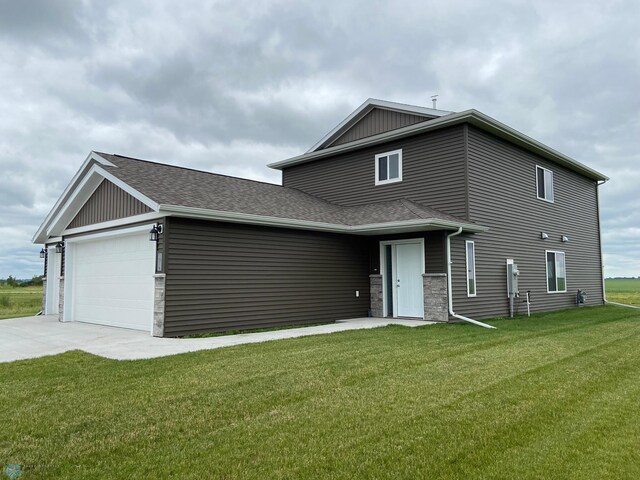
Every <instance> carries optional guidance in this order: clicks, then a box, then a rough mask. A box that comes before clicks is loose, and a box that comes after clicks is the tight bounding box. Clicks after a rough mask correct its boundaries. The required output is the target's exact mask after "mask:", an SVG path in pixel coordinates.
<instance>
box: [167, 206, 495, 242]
mask: <svg viewBox="0 0 640 480" xmlns="http://www.w3.org/2000/svg"><path fill="white" fill-rule="evenodd" d="M158 212H159V213H160V214H173V215H180V216H184V217H192V218H202V219H206V220H218V221H222V222H234V223H248V224H251V225H265V226H271V227H285V228H299V229H304V230H317V231H328V232H335V233H351V234H359V235H374V234H379V233H385V232H386V231H394V230H398V231H402V229H406V230H407V231H414V230H416V229H425V228H431V229H434V230H436V229H452V228H461V229H464V230H465V231H467V232H473V233H481V232H486V231H487V230H488V228H487V227H483V226H481V225H475V224H466V223H459V222H453V221H450V220H440V219H433V218H432V219H423V218H420V219H414V220H399V221H395V222H387V223H370V224H364V225H346V224H338V223H327V222H318V221H311V220H299V219H293V218H284V217H272V216H267V215H255V214H249V213H239V212H229V211H224V210H211V209H208V208H198V207H185V206H181V205H166V204H162V205H159V210H158Z"/></svg>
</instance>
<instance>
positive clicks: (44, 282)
mask: <svg viewBox="0 0 640 480" xmlns="http://www.w3.org/2000/svg"><path fill="white" fill-rule="evenodd" d="M45 308H47V279H46V278H44V279H43V280H42V314H43V315H44V314H45Z"/></svg>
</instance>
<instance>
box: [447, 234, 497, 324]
mask: <svg viewBox="0 0 640 480" xmlns="http://www.w3.org/2000/svg"><path fill="white" fill-rule="evenodd" d="M461 233H462V227H459V228H458V230H457V231H455V232H453V233H450V234H449V235H447V297H448V298H449V315H451V316H452V317H453V318H457V319H459V320H462V321H464V322H469V323H473V324H474V325H479V326H481V327H484V328H496V327H494V326H493V325H489V324H488V323H482V322H479V321H477V320H473V319H471V318H467V317H463V316H462V315H458V314H456V313H455V312H454V311H453V287H452V285H451V284H452V282H451V264H452V263H453V262H452V261H451V237H455V236H456V235H460V234H461Z"/></svg>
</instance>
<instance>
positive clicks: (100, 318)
mask: <svg viewBox="0 0 640 480" xmlns="http://www.w3.org/2000/svg"><path fill="white" fill-rule="evenodd" d="M270 166H271V167H272V168H276V169H279V170H281V171H282V183H283V184H282V186H280V185H273V184H268V183H261V182H256V181H251V180H246V179H241V178H235V177H229V176H223V175H217V174H212V173H208V172H202V171H196V170H191V169H186V168H180V167H175V166H171V165H165V164H160V163H154V162H149V161H145V160H138V159H133V158H129V157H125V156H121V155H111V154H104V153H98V152H91V154H90V155H89V156H88V158H87V159H86V161H85V162H84V164H83V165H82V167H81V168H80V170H79V171H78V173H77V174H76V175H75V177H74V178H73V179H72V181H71V183H70V184H69V186H68V187H67V189H66V190H65V191H64V193H63V194H62V196H61V197H60V199H59V200H58V202H57V203H56V205H55V206H54V207H53V209H52V210H51V212H50V213H49V215H48V216H47V218H46V219H45V221H44V223H43V224H42V226H41V227H40V228H39V229H38V232H37V233H36V234H35V236H34V243H41V244H44V248H43V250H42V252H41V256H42V257H43V258H44V259H45V272H46V285H45V294H44V298H43V310H44V312H45V313H47V314H57V315H59V318H60V320H61V321H80V322H90V323H97V324H104V325H113V326H119V327H125V328H133V329H139V330H145V331H148V332H150V333H152V334H153V335H156V336H179V335H185V334H190V333H197V332H206V331H223V330H239V329H249V328H262V327H269V326H278V325H287V324H304V323H317V322H325V321H333V320H338V319H344V318H354V317H363V316H367V315H370V316H374V317H387V316H391V317H410V318H419V319H424V320H430V321H442V322H447V321H459V320H465V321H469V320H476V321H477V320H481V319H486V318H490V317H495V316H507V315H508V314H510V313H511V312H514V313H523V312H524V311H526V309H527V307H528V308H529V309H530V310H531V311H534V312H535V311H544V310H553V309H559V308H567V307H571V306H574V305H576V292H577V290H578V289H580V290H583V291H585V292H586V294H587V296H586V304H588V305H597V304H602V303H603V298H604V295H603V284H602V255H601V245H600V225H599V214H598V185H599V183H601V182H604V181H606V180H607V178H606V177H605V176H604V175H602V174H601V173H599V172H597V171H595V170H593V169H591V168H589V167H587V166H585V165H583V164H581V163H579V162H577V161H575V160H573V159H571V158H569V157H567V156H565V155H563V154H561V153H559V152H557V151H555V150H553V149H551V148H549V147H547V146H545V145H543V144H541V143H539V142H537V141H535V140H533V139H532V138H530V137H528V136H526V135H523V134H522V133H520V132H517V131H516V130H514V129H512V128H510V127H508V126H507V125H504V124H502V123H500V122H498V121H496V120H494V119H492V118H490V117H488V116H486V115H484V114H482V113H480V112H478V111H476V110H468V111H464V112H459V113H454V112H447V111H442V110H435V109H430V108H423V107H415V106H409V105H404V104H398V103H392V102H386V101H381V100H373V99H370V100H368V101H366V102H365V103H364V104H363V105H361V106H360V107H359V108H358V109H357V110H356V111H355V112H353V113H352V114H351V115H349V116H348V117H347V118H346V119H345V120H344V121H343V122H342V123H340V124H339V125H338V126H336V127H335V128H334V129H333V130H332V131H331V132H329V133H328V134H327V135H326V136H325V137H323V138H322V139H321V140H320V141H319V142H318V143H317V144H316V145H314V146H313V147H312V148H311V149H310V150H309V151H308V152H306V153H304V154H302V155H300V156H297V157H294V158H290V159H287V160H283V161H280V162H276V163H273V164H271V165H270ZM511 262H513V263H515V264H517V266H518V270H519V275H518V276H517V281H518V290H519V292H520V296H519V297H518V296H512V301H510V299H509V295H508V287H507V285H508V279H507V272H508V268H507V264H508V263H511ZM509 273H510V274H511V273H512V272H511V271H510V270H509ZM527 299H528V300H529V304H528V305H525V304H524V302H525V300H527Z"/></svg>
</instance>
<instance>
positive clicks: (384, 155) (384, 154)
mask: <svg viewBox="0 0 640 480" xmlns="http://www.w3.org/2000/svg"><path fill="white" fill-rule="evenodd" d="M396 153H397V154H398V178H392V179H387V180H378V178H380V176H379V173H380V164H379V162H378V159H379V158H380V157H388V156H389V155H393V154H396ZM375 163H376V185H386V184H388V183H397V182H401V181H402V149H399V150H392V151H390V152H385V153H379V154H377V155H376V158H375ZM387 165H388V163H387Z"/></svg>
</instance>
